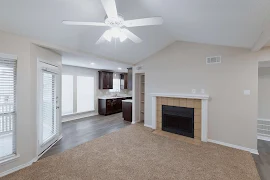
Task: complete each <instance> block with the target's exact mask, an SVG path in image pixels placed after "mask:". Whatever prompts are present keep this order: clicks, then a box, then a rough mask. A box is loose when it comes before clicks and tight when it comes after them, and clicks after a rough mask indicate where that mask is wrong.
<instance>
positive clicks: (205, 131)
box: [151, 93, 209, 142]
mask: <svg viewBox="0 0 270 180" xmlns="http://www.w3.org/2000/svg"><path fill="white" fill-rule="evenodd" d="M151 96H152V127H151V128H152V129H156V128H157V125H156V119H157V117H156V114H157V112H156V108H157V105H156V104H157V102H156V101H157V100H156V99H157V96H158V97H174V98H191V99H201V102H202V109H201V122H202V123H201V129H202V131H201V141H203V142H207V141H208V99H209V95H200V94H165V93H152V94H151Z"/></svg>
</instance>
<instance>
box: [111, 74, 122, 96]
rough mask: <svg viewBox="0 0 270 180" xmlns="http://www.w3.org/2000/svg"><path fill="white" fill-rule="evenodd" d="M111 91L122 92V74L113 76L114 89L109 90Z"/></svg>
mask: <svg viewBox="0 0 270 180" xmlns="http://www.w3.org/2000/svg"><path fill="white" fill-rule="evenodd" d="M109 91H110V92H120V75H119V74H114V77H113V89H110V90H109Z"/></svg>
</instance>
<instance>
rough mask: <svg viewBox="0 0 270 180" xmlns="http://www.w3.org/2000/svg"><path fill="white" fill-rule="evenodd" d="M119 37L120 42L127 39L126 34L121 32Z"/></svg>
mask: <svg viewBox="0 0 270 180" xmlns="http://www.w3.org/2000/svg"><path fill="white" fill-rule="evenodd" d="M119 39H120V42H124V41H125V40H126V39H127V36H126V35H125V34H124V33H122V32H121V34H120V36H119Z"/></svg>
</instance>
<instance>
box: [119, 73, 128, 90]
mask: <svg viewBox="0 0 270 180" xmlns="http://www.w3.org/2000/svg"><path fill="white" fill-rule="evenodd" d="M120 88H121V89H127V88H128V74H127V73H123V74H120Z"/></svg>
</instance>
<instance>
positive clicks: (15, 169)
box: [0, 158, 37, 177]
mask: <svg viewBox="0 0 270 180" xmlns="http://www.w3.org/2000/svg"><path fill="white" fill-rule="evenodd" d="M36 161H37V158H34V159H32V160H31V161H29V162H27V163H25V164H22V165H20V166H17V167H14V168H12V169H9V170H7V171H4V172H2V173H0V177H3V176H6V175H8V174H11V173H14V172H16V171H19V170H21V169H23V168H26V167H28V166H31V165H32V164H33V163H34V162H36Z"/></svg>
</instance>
